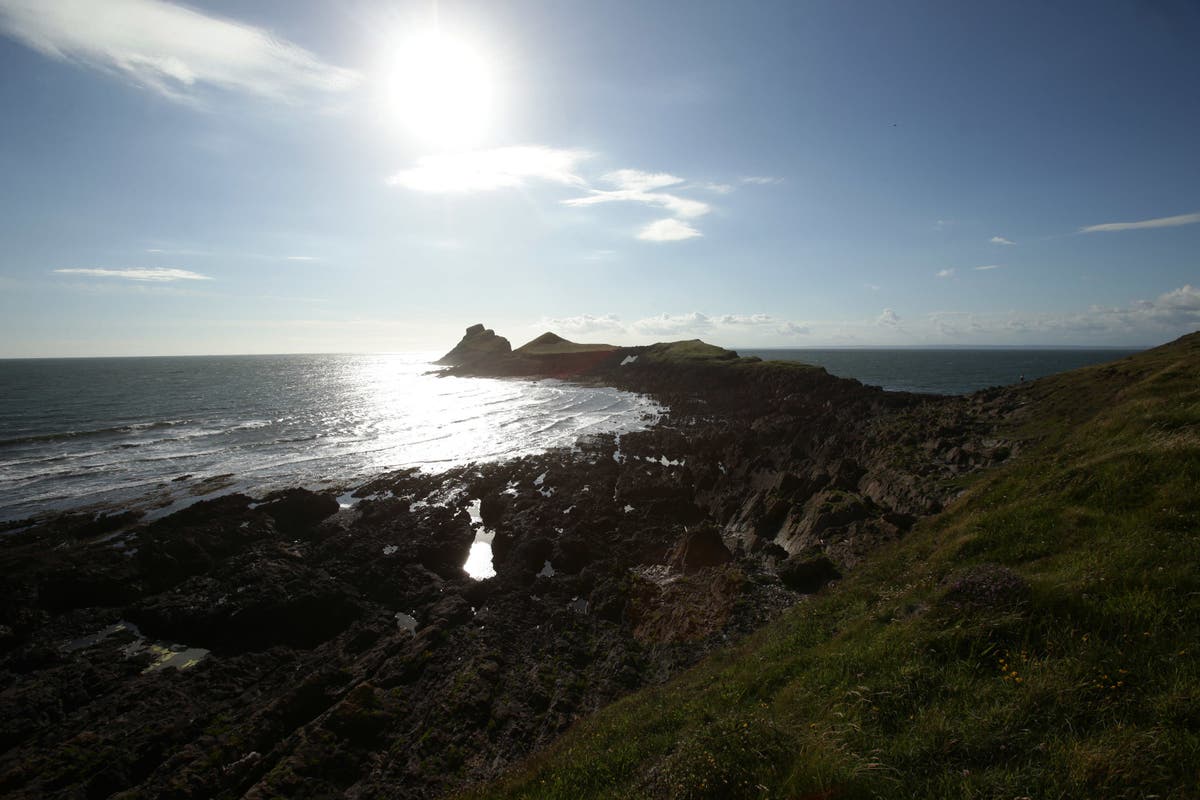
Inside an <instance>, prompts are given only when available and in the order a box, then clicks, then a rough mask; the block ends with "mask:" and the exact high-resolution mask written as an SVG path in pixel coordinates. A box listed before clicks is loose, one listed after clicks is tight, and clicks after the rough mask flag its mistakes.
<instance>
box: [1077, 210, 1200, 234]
mask: <svg viewBox="0 0 1200 800" xmlns="http://www.w3.org/2000/svg"><path fill="white" fill-rule="evenodd" d="M1198 222H1200V212H1197V213H1195V214H1180V215H1179V216H1176V217H1158V218H1157V219H1144V220H1141V221H1140V222H1105V223H1103V224H1101V225H1088V226H1086V227H1083V228H1080V229H1079V232H1080V233H1106V232H1112V231H1136V230H1142V229H1144V228H1174V227H1176V226H1178V225H1195V224H1196V223H1198Z"/></svg>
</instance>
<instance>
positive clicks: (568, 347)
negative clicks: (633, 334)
mask: <svg viewBox="0 0 1200 800" xmlns="http://www.w3.org/2000/svg"><path fill="white" fill-rule="evenodd" d="M616 349H617V348H616V346H615V345H611V344H581V343H580V342H571V341H567V340H566V339H564V338H562V337H561V336H559V335H558V334H556V333H550V332H546V333H543V334H542V335H541V336H539V337H537V338H536V339H533V340H532V341H529V342H526V343H525V344H523V345H521V346H520V347H518V348H517V349H516V350H514V351H513V353H514V354H516V355H521V356H553V355H563V354H565V353H594V352H597V351H603V352H608V351H611V350H616Z"/></svg>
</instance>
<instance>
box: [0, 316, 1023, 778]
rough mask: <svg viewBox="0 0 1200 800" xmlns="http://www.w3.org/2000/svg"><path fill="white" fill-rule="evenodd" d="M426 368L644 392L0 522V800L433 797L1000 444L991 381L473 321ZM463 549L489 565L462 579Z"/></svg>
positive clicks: (786, 583)
mask: <svg viewBox="0 0 1200 800" xmlns="http://www.w3.org/2000/svg"><path fill="white" fill-rule="evenodd" d="M439 363H441V364H443V365H446V369H445V373H446V374H448V375H459V376H465V375H471V376H485V377H504V378H509V379H527V378H533V379H541V378H557V379H567V380H573V381H578V382H582V383H594V384H605V385H611V386H615V387H618V388H621V389H627V390H630V391H635V392H641V393H645V394H648V395H652V396H653V397H655V398H656V399H657V400H659V401H660V402H661V403H662V404H663V405H664V406H666V407H667V408H668V409H669V411H668V412H667V413H666V414H665V415H664V416H663V417H662V419H660V421H659V422H658V423H657V424H656V425H655V426H654V427H652V428H651V429H649V430H647V431H643V432H640V433H634V434H627V435H623V436H619V437H617V436H611V435H609V436H599V437H594V438H590V439H587V440H584V441H581V442H580V443H579V444H578V446H577V447H576V448H574V449H572V450H560V451H551V452H548V453H544V454H541V455H537V456H530V457H526V458H522V459H517V460H514V461H509V462H504V463H498V464H480V465H468V466H466V467H460V468H455V469H451V470H448V471H446V472H443V473H439V474H429V473H422V472H418V471H401V472H396V473H392V474H388V475H382V476H380V477H378V478H377V479H375V480H373V481H370V482H368V483H366V484H363V485H359V486H354V487H344V488H346V489H347V490H350V491H351V492H352V494H353V499H352V500H350V501H344V502H342V503H339V502H338V501H337V500H336V499H335V495H336V493H328V494H322V493H315V492H311V491H307V490H304V489H294V490H289V491H285V492H277V493H274V494H272V495H269V496H266V497H258V498H252V497H247V496H244V495H240V494H230V495H225V496H223V497H219V498H216V499H213V500H207V501H203V502H198V503H196V504H195V505H193V506H191V507H188V508H185V509H183V510H181V511H177V512H175V513H174V514H171V515H169V516H166V517H163V518H160V519H146V518H143V517H140V516H139V515H138V514H136V513H127V514H118V515H112V516H99V517H97V516H95V515H88V514H76V515H71V514H68V515H62V516H59V517H57V518H53V519H49V520H38V521H28V522H26V523H22V524H19V525H10V526H9V529H8V531H7V533H6V535H4V536H3V538H0V567H2V573H0V574H2V577H0V685H2V686H3V691H2V692H0V751H2V753H0V792H2V793H3V794H4V795H5V796H13V797H48V796H49V797H110V796H120V797H126V798H134V797H168V796H170V797H251V798H255V797H263V798H265V797H276V796H289V797H291V796H295V797H318V796H320V797H325V796H347V797H364V798H365V797H412V798H425V797H438V796H442V795H445V794H447V793H449V792H452V791H455V790H457V789H460V788H462V787H466V786H468V785H471V784H475V783H478V782H480V781H486V780H489V779H491V778H494V777H495V776H497V775H499V774H501V773H502V772H504V771H505V769H506V768H508V767H510V766H511V765H513V764H515V763H516V762H518V761H519V760H521V759H523V758H525V757H526V756H528V755H530V754H531V753H533V752H535V751H537V750H538V749H539V748H541V747H543V746H545V745H547V744H549V743H550V742H552V741H554V740H555V739H556V738H557V737H558V736H559V735H560V734H561V733H562V732H564V731H565V730H566V729H567V728H568V727H569V726H570V725H571V724H572V723H573V722H575V721H576V720H578V719H580V718H581V717H582V716H584V715H586V714H588V713H590V712H592V711H594V710H596V709H598V708H600V707H602V706H604V705H605V704H607V703H609V702H611V701H613V700H615V699H617V698H619V697H621V696H622V695H624V694H626V693H628V692H630V691H631V690H634V689H637V688H639V687H641V686H645V685H651V684H656V683H659V682H662V681H664V680H666V679H667V678H669V677H670V676H672V675H674V674H675V673H677V672H678V671H679V670H681V669H682V668H684V667H686V666H688V665H690V664H693V663H695V662H696V661H697V660H698V659H699V658H701V657H702V656H703V655H704V654H705V653H707V652H710V651H711V650H713V649H715V648H719V647H722V646H724V645H726V644H728V643H729V642H731V641H735V640H736V639H738V638H739V637H741V636H743V635H744V634H746V633H748V632H750V631H753V630H755V629H756V628H758V627H759V626H761V625H762V624H764V623H765V622H766V621H768V620H770V619H772V618H774V617H775V616H777V615H778V614H779V613H781V612H782V611H783V610H784V609H786V608H788V607H790V606H792V605H794V604H795V603H797V602H803V600H804V598H805V596H806V595H807V594H810V593H813V592H818V591H821V590H822V588H823V587H824V586H826V585H827V584H828V583H829V582H831V581H836V580H837V579H838V578H839V576H841V575H843V574H845V573H846V572H847V571H850V570H853V569H855V567H856V565H858V564H859V562H861V561H862V560H863V559H865V558H869V557H870V554H871V552H872V551H873V550H874V549H875V548H876V547H878V546H879V544H880V543H883V542H887V541H891V540H894V539H896V538H898V537H901V536H903V535H904V534H905V532H906V531H907V530H908V529H909V528H910V527H911V526H912V525H913V523H914V522H915V520H917V519H918V518H919V517H921V516H923V515H928V514H931V513H935V512H937V511H938V510H939V509H940V508H942V507H943V505H945V504H946V503H948V502H949V501H950V500H951V499H952V498H953V497H954V496H955V494H956V493H957V492H958V491H959V488H958V486H959V484H958V481H959V479H960V477H961V476H962V475H963V474H964V473H967V472H969V471H972V470H976V469H980V468H984V467H987V466H989V465H991V464H994V463H998V462H1000V461H1003V460H1004V459H1006V458H1007V457H1008V456H1009V455H1010V453H1011V445H1008V444H1006V443H1005V442H1003V441H1001V440H1000V439H999V438H998V437H997V434H996V430H997V425H998V424H999V422H1000V421H1002V420H1004V419H1005V418H1006V417H1007V416H1008V415H1010V414H1012V413H1013V412H1015V411H1017V410H1018V409H1019V407H1020V404H1021V396H1020V394H1019V393H1015V392H1012V391H1007V390H994V391H990V392H983V393H979V394H976V395H973V396H971V397H967V398H944V397H932V396H919V395H908V394H897V393H885V392H883V391H881V390H879V389H877V388H872V387H866V386H863V385H861V384H859V383H858V382H856V381H851V380H845V379H841V378H836V377H833V376H831V375H829V374H828V373H826V372H825V371H824V370H822V369H820V368H817V367H811V366H806V365H799V364H784V363H773V362H763V361H759V360H758V359H748V358H740V357H738V355H737V354H736V353H735V352H733V351H730V350H725V349H722V348H719V347H714V346H712V345H708V344H705V343H703V342H698V341H690V342H674V343H660V344H653V345H648V346H640V347H615V346H611V345H594V344H593V345H588V344H577V343H573V342H569V341H567V340H565V339H563V338H561V337H559V336H557V335H554V334H549V333H548V334H545V335H543V336H539V337H538V338H536V339H534V340H533V341H532V342H530V343H528V344H526V345H523V346H522V347H518V348H516V349H513V348H512V347H511V345H510V344H509V342H508V340H507V339H504V338H503V337H501V336H498V335H496V333H495V332H494V331H491V330H488V329H486V328H484V327H483V326H482V325H475V326H472V327H471V328H469V329H468V330H467V333H466V336H465V337H464V338H463V340H462V341H461V342H460V343H459V344H458V345H457V346H456V347H455V348H454V349H453V350H451V351H450V352H449V353H447V354H446V356H445V357H444V358H443V359H442V360H441V361H440V362H439ZM488 539H490V544H491V553H492V566H493V568H494V572H495V574H494V575H493V576H491V577H481V578H478V579H477V578H476V577H472V576H469V575H468V574H467V573H466V572H465V571H464V569H463V565H464V563H465V562H466V561H467V558H468V555H469V553H470V552H471V549H472V547H473V545H474V544H476V543H477V542H480V541H486V540H488Z"/></svg>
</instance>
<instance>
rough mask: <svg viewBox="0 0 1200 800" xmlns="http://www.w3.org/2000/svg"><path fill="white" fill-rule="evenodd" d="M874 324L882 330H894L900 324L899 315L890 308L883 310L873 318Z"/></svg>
mask: <svg viewBox="0 0 1200 800" xmlns="http://www.w3.org/2000/svg"><path fill="white" fill-rule="evenodd" d="M875 324H876V325H879V326H881V327H884V328H895V327H896V326H898V325H899V324H900V315H899V314H897V313H896V312H895V311H893V310H892V309H890V308H885V309H884V310H883V312H882V313H881V314H880V315H879V316H878V317H876V318H875Z"/></svg>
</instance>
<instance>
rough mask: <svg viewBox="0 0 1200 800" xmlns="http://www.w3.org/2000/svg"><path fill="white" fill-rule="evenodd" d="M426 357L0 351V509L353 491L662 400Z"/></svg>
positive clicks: (575, 434) (525, 447)
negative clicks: (481, 375) (442, 369)
mask: <svg viewBox="0 0 1200 800" xmlns="http://www.w3.org/2000/svg"><path fill="white" fill-rule="evenodd" d="M433 358H436V356H435V355H432V354H398V355H284V356H213V357H176V358H95V359H45V360H42V359H34V360H9V361H0V520H13V519H22V518H25V517H28V516H31V515H35V514H39V513H44V512H48V511H57V510H64V509H73V508H80V507H90V508H95V509H107V508H120V507H123V506H124V505H128V504H130V503H134V504H137V503H140V502H146V501H151V502H153V503H154V504H156V505H164V504H169V507H177V506H178V505H179V504H180V503H181V502H185V501H186V500H187V498H188V497H192V498H193V499H194V498H195V497H200V496H204V495H207V494H212V493H214V492H216V491H232V490H234V489H237V490H240V491H247V492H250V493H252V494H254V493H258V494H261V493H263V492H266V491H269V490H270V489H273V488H282V487H287V486H307V487H310V488H323V487H334V488H341V489H346V488H351V487H353V485H354V484H355V482H356V481H363V480H366V479H367V478H369V477H372V476H374V475H378V474H380V473H382V472H385V471H387V470H390V469H396V468H401V467H420V468H424V469H429V470H438V469H445V468H448V467H450V466H454V465H459V464H465V463H468V462H471V461H494V460H499V459H505V458H510V457H516V456H521V455H527V454H531V453H537V452H541V451H544V450H547V449H550V448H554V447H560V446H571V445H572V444H574V443H575V442H576V441H578V440H579V439H580V437H583V436H586V435H589V434H596V433H624V432H629V431H635V430H640V429H644V428H646V427H648V426H650V425H651V424H653V422H654V421H655V420H656V419H657V418H658V416H659V414H660V412H661V410H662V409H661V408H660V407H659V406H658V405H657V404H655V403H654V402H653V401H651V400H649V399H648V398H646V397H643V396H639V395H636V394H631V393H629V392H622V391H618V390H616V389H609V388H604V387H582V386H572V385H570V384H566V383H562V382H560V381H553V380H543V381H536V382H531V381H514V380H486V379H477V378H453V377H439V376H438V375H436V374H435V370H436V368H435V367H434V366H433V365H432V364H431V363H430V361H431V360H432V359H433ZM185 476H187V477H185ZM177 478H178V479H179V480H175V479H177Z"/></svg>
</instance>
